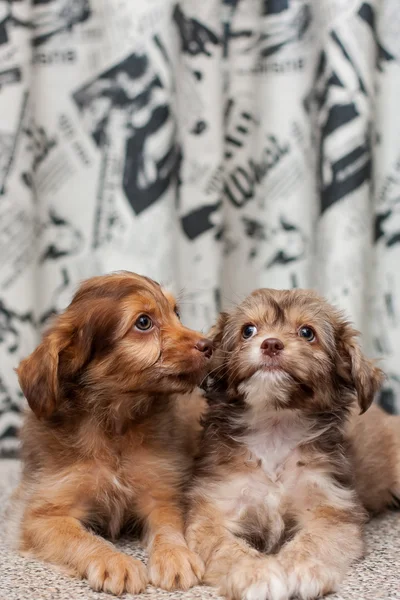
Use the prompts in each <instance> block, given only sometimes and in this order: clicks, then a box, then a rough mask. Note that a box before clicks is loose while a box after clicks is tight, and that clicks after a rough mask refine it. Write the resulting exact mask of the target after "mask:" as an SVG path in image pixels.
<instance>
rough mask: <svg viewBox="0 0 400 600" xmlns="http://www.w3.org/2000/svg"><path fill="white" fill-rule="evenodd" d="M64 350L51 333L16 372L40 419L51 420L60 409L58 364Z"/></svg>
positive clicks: (31, 405)
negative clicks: (49, 418) (58, 408)
mask: <svg viewBox="0 0 400 600" xmlns="http://www.w3.org/2000/svg"><path fill="white" fill-rule="evenodd" d="M63 347H64V344H63V343H62V340H61V339H59V337H58V336H57V335H56V333H55V332H52V333H49V334H48V335H47V336H45V338H44V339H43V341H42V342H41V343H40V344H39V346H38V347H37V348H36V350H34V351H33V352H32V354H31V355H30V356H28V358H25V359H24V360H22V361H21V362H20V364H19V366H18V368H17V369H16V372H17V375H18V380H19V384H20V386H21V389H22V391H23V393H24V396H25V398H26V399H27V401H28V404H29V406H30V408H31V409H32V411H33V412H34V413H35V415H36V416H37V417H38V418H39V419H42V418H48V417H50V416H51V415H52V414H53V412H54V411H55V410H56V408H57V406H58V401H59V380H58V363H59V354H60V351H61V350H62V348H63Z"/></svg>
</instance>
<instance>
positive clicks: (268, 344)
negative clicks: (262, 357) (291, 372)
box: [261, 338, 285, 356]
mask: <svg viewBox="0 0 400 600" xmlns="http://www.w3.org/2000/svg"><path fill="white" fill-rule="evenodd" d="M284 347H285V346H284V345H283V343H282V342H281V340H278V338H267V339H266V340H264V341H263V343H262V344H261V350H262V351H263V353H264V354H267V355H268V356H276V355H277V354H279V353H280V352H281V351H282V350H283V349H284Z"/></svg>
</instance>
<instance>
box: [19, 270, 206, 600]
mask: <svg viewBox="0 0 400 600" xmlns="http://www.w3.org/2000/svg"><path fill="white" fill-rule="evenodd" d="M142 314H146V315H149V316H150V317H151V319H152V321H153V323H154V327H153V328H152V329H151V330H149V331H139V330H138V329H137V327H136V325H135V323H136V322H137V319H138V317H139V315H142ZM201 340H203V342H204V338H201V336H200V334H198V333H196V332H194V331H191V330H189V329H187V328H185V327H183V325H182V324H181V323H180V321H179V318H178V316H177V314H176V306H175V300H174V299H173V298H172V297H171V296H170V295H168V294H167V293H165V292H163V291H162V289H161V288H160V286H159V285H158V284H156V283H155V282H153V281H152V280H150V279H147V278H144V277H140V276H138V275H135V274H133V273H120V274H114V275H110V276H104V277H95V278H93V279H90V280H88V281H86V282H85V283H83V285H82V286H81V287H80V289H79V291H78V292H77V294H76V295H75V297H74V299H73V301H72V302H71V304H70V306H69V307H68V308H67V310H66V311H65V312H64V314H62V315H61V316H59V317H58V318H57V319H56V321H55V323H54V325H53V326H52V328H51V329H50V330H49V331H48V332H47V333H46V335H45V336H44V338H43V340H42V342H41V344H40V345H39V346H38V348H37V349H36V350H35V351H34V352H33V353H32V354H31V355H30V356H29V357H28V358H27V359H25V360H23V361H22V362H21V364H20V366H19V367H18V376H19V381H20V384H21V387H22V390H23V392H24V394H25V396H26V398H27V400H28V403H29V406H30V410H29V411H28V414H27V417H26V422H25V425H24V428H23V432H22V441H23V460H24V471H23V477H22V482H21V486H20V488H19V490H18V494H17V496H16V498H17V500H18V505H19V508H20V512H21V518H20V537H19V540H20V549H21V550H22V551H24V552H29V553H32V554H34V555H35V556H37V557H39V558H42V559H44V560H47V561H50V562H52V563H55V564H58V565H61V566H65V567H68V568H70V569H72V570H73V571H74V572H75V573H76V574H77V575H79V576H81V577H86V578H87V579H88V580H89V583H90V585H91V586H92V587H93V588H95V589H99V590H100V589H103V590H104V591H109V592H112V593H115V594H120V593H122V592H124V591H128V592H131V593H137V592H140V591H141V590H143V588H144V587H145V585H146V582H147V574H146V570H145V567H144V565H142V563H140V561H137V560H134V559H132V558H130V557H128V556H126V555H124V554H122V553H120V552H118V551H117V550H116V549H115V548H114V547H113V545H112V544H110V543H109V542H106V540H105V539H103V538H102V537H99V536H98V535H96V534H95V533H94V532H96V533H105V534H108V535H109V536H110V537H112V538H115V537H116V536H118V535H119V533H120V531H121V529H122V528H123V527H125V526H140V528H141V529H142V531H143V535H144V539H145V542H146V544H147V547H148V550H149V553H150V557H149V576H150V579H151V581H152V583H153V584H155V585H158V586H160V587H163V588H166V589H172V588H175V587H178V588H183V589H186V588H188V587H190V586H191V585H193V584H195V583H196V582H197V581H198V580H199V579H200V578H201V576H202V572H203V567H202V563H201V561H200V560H199V559H198V557H197V556H196V555H195V554H194V553H193V552H191V551H190V550H189V549H188V548H187V546H186V543H185V540H184V537H183V515H182V502H181V493H182V488H183V486H184V484H185V482H186V481H187V478H188V477H189V475H190V470H191V457H192V452H193V442H194V439H193V438H194V432H195V429H196V426H195V425H194V427H189V426H188V424H189V423H191V422H196V421H197V420H198V415H199V406H201V402H202V401H201V399H199V398H195V397H194V396H187V397H186V399H184V398H182V397H180V396H179V394H183V393H187V392H190V391H191V390H193V388H194V387H195V385H196V384H198V383H199V382H200V381H201V380H202V378H203V377H204V375H205V372H206V367H207V362H208V360H207V357H206V354H205V353H204V351H199V349H198V348H197V347H196V345H197V344H198V343H199V342H200V341H201ZM185 400H186V402H185ZM183 402H185V404H186V408H185V410H184V411H183V414H182V407H183Z"/></svg>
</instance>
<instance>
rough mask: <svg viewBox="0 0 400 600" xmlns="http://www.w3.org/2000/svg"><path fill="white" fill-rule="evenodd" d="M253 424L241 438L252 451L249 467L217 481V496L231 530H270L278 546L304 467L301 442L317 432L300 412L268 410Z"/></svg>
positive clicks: (271, 539)
mask: <svg viewBox="0 0 400 600" xmlns="http://www.w3.org/2000/svg"><path fill="white" fill-rule="evenodd" d="M248 416H249V415H248V414H247V417H248ZM247 423H249V421H247ZM253 423H254V426H253V427H252V428H251V430H250V432H249V433H248V434H247V435H246V436H245V437H244V438H241V443H242V444H244V445H245V448H246V450H247V451H248V454H247V457H246V459H245V464H244V469H243V470H242V471H241V472H239V473H236V474H234V473H232V474H231V476H230V477H229V479H228V480H225V481H223V482H221V483H219V484H217V485H216V487H215V488H214V490H213V492H212V495H213V499H214V502H216V503H217V505H218V508H219V510H221V511H222V513H223V514H224V516H225V519H226V524H227V526H228V528H230V529H231V530H232V531H233V532H235V533H237V534H239V535H241V533H242V534H245V533H251V532H254V534H256V535H261V534H262V532H265V536H266V539H268V544H269V546H270V547H273V546H274V544H275V543H277V542H278V541H279V539H280V538H281V536H282V533H283V530H284V515H285V512H286V509H287V506H288V505H287V501H286V500H287V499H289V500H290V498H291V497H292V496H293V490H294V487H295V485H296V481H297V476H298V473H299V472H300V470H301V468H299V467H297V461H298V459H299V458H300V452H299V446H300V445H301V444H302V443H304V442H307V441H309V440H310V439H312V438H313V437H314V436H315V434H313V433H312V432H311V428H310V425H309V423H307V422H306V421H305V420H304V419H301V418H300V417H299V415H298V414H296V412H295V411H289V410H282V411H280V412H279V413H277V412H275V411H274V412H271V413H269V414H267V415H265V414H264V415H263V419H262V420H258V423H257V426H256V425H255V421H253ZM263 535H264V534H263Z"/></svg>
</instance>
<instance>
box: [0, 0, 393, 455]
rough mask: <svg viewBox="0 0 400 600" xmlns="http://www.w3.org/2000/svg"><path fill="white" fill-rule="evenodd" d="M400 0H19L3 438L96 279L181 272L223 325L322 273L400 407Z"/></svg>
mask: <svg viewBox="0 0 400 600" xmlns="http://www.w3.org/2000/svg"><path fill="white" fill-rule="evenodd" d="M399 40H400V16H399V10H398V0H380V1H379V0H368V1H363V0H209V1H204V2H199V1H198V0H181V1H174V0H135V1H134V2H132V0H8V1H5V0H0V144H1V152H0V165H1V170H0V178H1V180H0V454H1V455H3V456H6V455H11V454H13V453H15V452H16V451H17V448H18V442H17V439H16V434H17V432H18V429H19V426H20V423H21V409H22V408H23V405H24V399H23V398H22V395H21V392H20V391H19V388H18V383H17V380H16V376H15V373H14V371H13V369H14V367H16V366H17V364H18V362H19V360H20V359H21V358H22V357H24V356H25V355H27V354H28V353H29V352H30V351H31V350H32V349H33V347H34V346H35V344H36V343H37V341H38V339H39V335H40V332H41V331H42V330H43V328H44V327H45V326H46V325H47V324H48V323H49V321H50V320H51V317H52V316H53V315H54V314H55V313H56V312H57V311H60V310H62V309H63V308H65V306H66V305H67V304H68V302H69V301H70V299H71V296H72V294H73V292H74V290H75V289H76V286H77V285H78V283H79V281H80V280H82V279H83V278H86V277H89V276H92V275H95V274H99V273H105V272H108V271H111V270H119V269H129V270H133V271H137V272H139V273H144V274H146V275H149V276H151V277H153V278H155V279H157V280H158V281H160V282H162V283H163V284H165V285H166V286H168V287H169V288H170V289H172V291H174V292H176V293H177V294H178V295H179V297H180V299H181V313H182V318H183V320H184V321H185V323H187V324H188V325H189V326H192V327H195V328H198V329H201V330H203V331H207V329H208V328H209V326H210V325H211V324H212V323H213V321H214V320H215V318H216V316H217V314H218V311H219V310H221V308H224V307H227V306H229V305H231V304H232V303H235V302H237V301H239V300H240V299H242V298H243V297H244V296H245V295H246V294H247V293H249V292H250V291H251V290H253V289H254V288H257V287H278V288H292V287H314V288H316V289H317V290H319V291H320V292H321V293H323V294H324V295H326V296H327V298H328V299H329V300H331V301H332V302H334V303H335V304H337V305H338V306H339V307H342V308H343V309H344V310H345V311H346V312H347V313H348V314H349V317H350V318H351V319H352V320H353V321H354V322H355V324H356V326H357V327H358V328H359V329H360V330H361V331H362V333H363V344H364V347H365V349H366V351H367V352H368V354H370V355H371V356H374V357H377V358H380V359H382V364H383V367H384V368H385V369H386V371H387V373H388V379H387V382H386V384H385V386H384V389H383V391H382V394H381V396H380V402H381V403H382V405H383V406H384V407H385V408H386V409H387V410H389V411H391V412H400V341H399V339H400V336H399V333H400V331H399V329H400V323H399V318H400V315H399V311H400V270H399V267H398V265H399V263H400V143H399V140H400V116H399V115H400V113H399V110H398V97H399V95H400V42H399Z"/></svg>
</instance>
